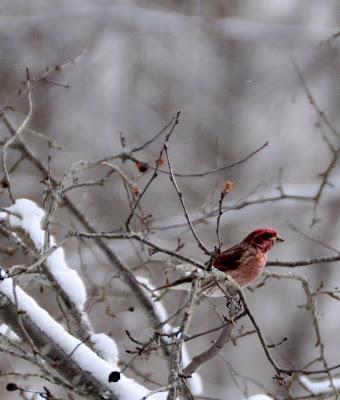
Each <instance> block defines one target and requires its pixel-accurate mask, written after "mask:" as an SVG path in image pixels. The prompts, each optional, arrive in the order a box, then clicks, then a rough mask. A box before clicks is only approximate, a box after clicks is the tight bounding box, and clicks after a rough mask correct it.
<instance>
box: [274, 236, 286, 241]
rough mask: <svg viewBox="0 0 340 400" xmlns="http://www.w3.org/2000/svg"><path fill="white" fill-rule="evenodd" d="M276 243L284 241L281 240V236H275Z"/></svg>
mask: <svg viewBox="0 0 340 400" xmlns="http://www.w3.org/2000/svg"><path fill="white" fill-rule="evenodd" d="M276 241H277V242H284V241H285V240H284V239H282V237H281V236H279V235H277V236H276Z"/></svg>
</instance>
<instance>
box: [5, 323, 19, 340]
mask: <svg viewBox="0 0 340 400" xmlns="http://www.w3.org/2000/svg"><path fill="white" fill-rule="evenodd" d="M0 333H1V334H2V335H4V336H6V337H7V338H8V339H9V340H12V341H13V342H20V341H21V339H20V338H19V336H18V335H17V334H16V333H15V332H13V331H12V329H11V328H10V327H9V326H8V325H6V324H1V325H0Z"/></svg>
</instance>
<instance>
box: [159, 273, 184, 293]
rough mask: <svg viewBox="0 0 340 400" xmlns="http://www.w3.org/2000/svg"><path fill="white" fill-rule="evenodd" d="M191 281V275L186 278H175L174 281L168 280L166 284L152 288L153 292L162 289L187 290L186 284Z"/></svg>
mask: <svg viewBox="0 0 340 400" xmlns="http://www.w3.org/2000/svg"><path fill="white" fill-rule="evenodd" d="M191 282H192V277H191V276H188V277H186V278H181V279H177V280H176V281H174V282H170V283H168V284H167V285H163V286H160V287H158V288H156V289H154V292H155V291H156V290H164V289H175V290H176V289H177V290H187V289H190V287H189V285H188V284H189V283H191Z"/></svg>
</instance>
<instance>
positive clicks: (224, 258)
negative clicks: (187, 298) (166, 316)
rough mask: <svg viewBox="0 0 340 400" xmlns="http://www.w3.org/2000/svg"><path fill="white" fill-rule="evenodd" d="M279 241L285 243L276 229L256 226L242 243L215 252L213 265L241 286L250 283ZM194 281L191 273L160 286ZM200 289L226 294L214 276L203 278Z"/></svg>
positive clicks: (256, 277)
mask: <svg viewBox="0 0 340 400" xmlns="http://www.w3.org/2000/svg"><path fill="white" fill-rule="evenodd" d="M276 242H283V239H282V238H281V237H280V236H279V235H278V234H277V232H276V230H275V229H273V228H263V229H257V230H256V231H253V232H251V233H250V234H249V235H248V236H247V237H246V238H245V239H243V240H242V242H241V243H239V244H236V245H235V246H232V247H230V248H229V249H228V250H225V251H222V252H221V253H218V254H217V255H215V256H214V258H213V262H212V265H213V267H215V268H216V269H218V270H219V271H222V272H225V273H226V274H228V275H229V276H231V277H232V278H233V279H234V280H235V282H236V283H238V284H239V285H240V286H241V287H242V286H248V285H250V284H251V283H253V282H255V281H256V280H257V279H258V278H259V277H260V276H261V274H262V272H263V270H264V267H265V265H266V262H267V257H268V251H269V250H270V249H271V248H272V247H273V246H274V244H275V243H276ZM191 281H192V277H191V276H188V277H186V278H182V279H178V280H176V281H175V282H173V283H169V284H168V285H165V286H162V287H160V288H158V289H165V288H171V287H173V286H177V285H181V284H185V283H188V282H191ZM200 288H201V290H202V292H203V293H204V294H206V295H207V296H211V297H219V296H224V293H223V292H222V291H221V290H220V288H219V286H218V285H217V283H216V281H215V279H213V278H209V277H208V278H205V279H203V280H202V281H201V285H200ZM178 289H180V287H179V288H178Z"/></svg>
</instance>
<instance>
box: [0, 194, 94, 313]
mask: <svg viewBox="0 0 340 400" xmlns="http://www.w3.org/2000/svg"><path fill="white" fill-rule="evenodd" d="M6 211H7V212H6ZM44 217H45V213H44V210H42V209H41V208H40V207H38V206H37V205H36V204H35V203H34V202H33V201H31V200H27V199H18V200H17V201H16V202H15V203H14V204H13V205H12V206H10V207H7V208H6V209H5V211H3V212H0V221H1V220H5V219H8V222H9V224H10V225H11V226H12V227H13V228H21V229H23V230H24V231H25V233H26V234H27V235H28V236H29V237H30V239H31V240H32V242H33V244H34V246H35V248H36V249H37V250H38V252H39V253H42V252H43V250H44V243H45V235H46V232H45V231H44V230H43V229H42V228H41V224H42V222H43V219H44ZM50 245H51V246H54V245H55V239H54V238H53V237H52V236H51V237H50ZM46 264H47V267H48V269H49V271H50V272H51V274H52V275H53V277H54V278H55V280H56V281H57V283H58V284H59V285H60V286H61V288H62V289H63V290H64V291H65V293H66V294H67V295H68V296H69V298H70V299H71V300H72V301H73V302H74V304H76V305H77V307H78V308H79V310H83V307H84V303H85V301H86V290H85V286H84V283H83V281H82V279H81V278H80V276H79V275H78V273H77V271H75V270H73V269H71V268H69V266H68V265H67V263H66V261H65V256H64V250H63V249H62V248H58V249H56V250H54V251H53V253H52V254H50V255H49V256H48V257H47V259H46Z"/></svg>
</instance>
